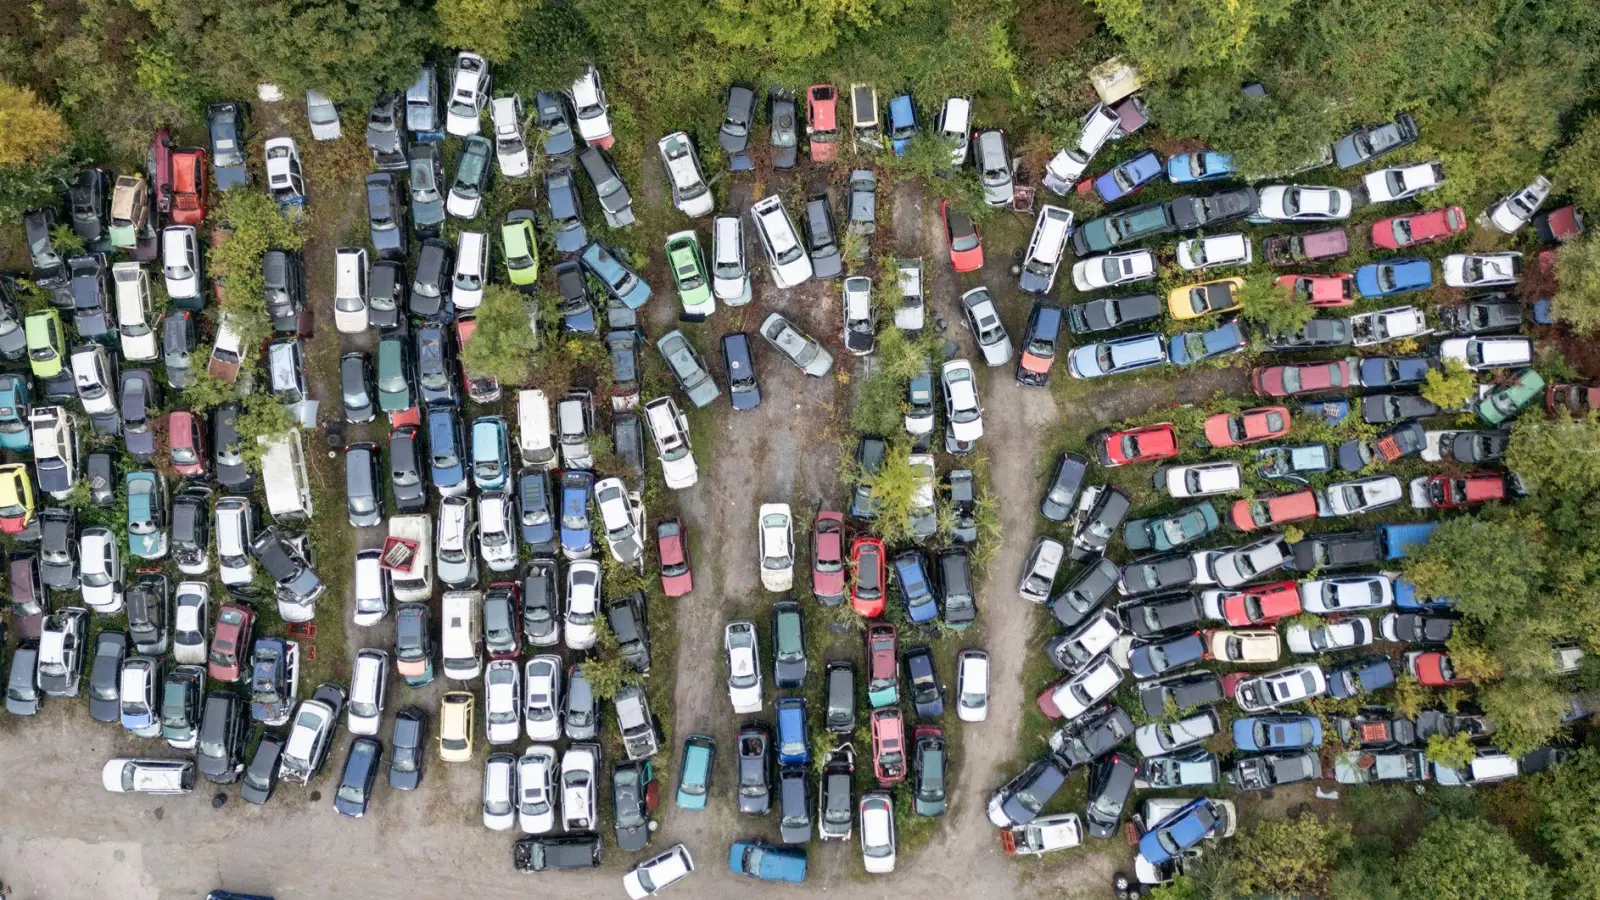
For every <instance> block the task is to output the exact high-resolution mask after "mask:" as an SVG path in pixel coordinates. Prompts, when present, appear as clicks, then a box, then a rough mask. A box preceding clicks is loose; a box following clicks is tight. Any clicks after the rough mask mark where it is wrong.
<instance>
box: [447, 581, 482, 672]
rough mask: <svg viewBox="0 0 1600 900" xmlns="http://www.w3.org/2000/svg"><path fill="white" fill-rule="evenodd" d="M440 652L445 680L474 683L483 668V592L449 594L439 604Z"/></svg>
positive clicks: (449, 592) (451, 592) (453, 592)
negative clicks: (480, 613) (480, 620)
mask: <svg viewBox="0 0 1600 900" xmlns="http://www.w3.org/2000/svg"><path fill="white" fill-rule="evenodd" d="M439 606H440V616H439V633H440V634H439V652H440V654H441V655H442V656H443V657H444V677H446V678H453V679H455V680H457V681H471V680H472V679H474V678H477V677H478V672H479V671H480V670H481V669H482V668H483V628H482V626H481V625H480V624H479V622H478V616H479V610H480V609H482V608H483V592H482V591H446V592H445V595H444V597H443V598H442V599H441V600H440V601H439Z"/></svg>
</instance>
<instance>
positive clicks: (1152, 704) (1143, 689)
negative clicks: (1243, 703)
mask: <svg viewBox="0 0 1600 900" xmlns="http://www.w3.org/2000/svg"><path fill="white" fill-rule="evenodd" d="M1222 698H1223V693H1222V679H1221V678H1218V677H1217V674H1216V673H1215V672H1186V673H1184V674H1182V675H1170V676H1168V677H1166V678H1161V679H1157V680H1155V681H1147V682H1145V683H1143V684H1141V685H1140V686H1139V705H1140V706H1142V707H1143V708H1144V714H1145V715H1146V716H1149V717H1150V718H1152V719H1159V718H1162V717H1163V716H1165V715H1166V714H1167V704H1168V703H1169V702H1170V703H1172V704H1173V705H1174V706H1176V707H1177V708H1178V710H1179V711H1182V710H1186V709H1193V708H1195V707H1197V706H1210V705H1212V704H1214V703H1218V702H1220V701H1221V700H1222Z"/></svg>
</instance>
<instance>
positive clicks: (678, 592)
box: [656, 518, 694, 597]
mask: <svg viewBox="0 0 1600 900" xmlns="http://www.w3.org/2000/svg"><path fill="white" fill-rule="evenodd" d="M656 550H657V551H658V552H659V553H660V555H661V592H662V593H664V594H666V595H667V596H668V597H682V596H683V595H684V594H687V593H689V592H690V591H692V590H694V573H693V572H690V571H689V542H688V535H687V534H686V533H685V532H684V530H683V521H682V520H681V519H676V518H673V519H662V520H661V522H660V523H659V524H657V525H656Z"/></svg>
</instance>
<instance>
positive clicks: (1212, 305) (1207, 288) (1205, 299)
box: [1167, 278, 1244, 319]
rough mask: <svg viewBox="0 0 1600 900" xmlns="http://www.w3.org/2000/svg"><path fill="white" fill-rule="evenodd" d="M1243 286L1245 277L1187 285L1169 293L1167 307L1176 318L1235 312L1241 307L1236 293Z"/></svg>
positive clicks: (1194, 317) (1193, 317) (1196, 317)
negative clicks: (1235, 296)
mask: <svg viewBox="0 0 1600 900" xmlns="http://www.w3.org/2000/svg"><path fill="white" fill-rule="evenodd" d="M1242 287H1244V279H1243V278H1222V279H1218V280H1217V281H1203V282H1201V283H1200V284H1191V285H1187V286H1184V287H1181V288H1178V289H1177V290H1175V291H1173V292H1172V293H1170V294H1168V295H1167V309H1168V310H1169V311H1170V312H1171V313H1172V317H1173V318H1174V319H1198V318H1199V317H1201V316H1208V315H1210V314H1212V313H1219V312H1233V311H1234V310H1236V309H1239V308H1240V304H1239V301H1238V300H1236V299H1234V294H1235V292H1236V291H1238V290H1239V289H1240V288H1242Z"/></svg>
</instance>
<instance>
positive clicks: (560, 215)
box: [544, 166, 589, 253]
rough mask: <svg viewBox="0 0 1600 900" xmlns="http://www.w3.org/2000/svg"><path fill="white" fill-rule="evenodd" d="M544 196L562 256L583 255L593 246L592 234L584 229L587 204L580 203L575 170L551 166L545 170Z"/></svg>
mask: <svg viewBox="0 0 1600 900" xmlns="http://www.w3.org/2000/svg"><path fill="white" fill-rule="evenodd" d="M544 196H545V202H546V203H547V205H548V207H549V211H550V223H551V230H552V231H554V232H555V243H556V249H557V250H558V251H560V252H562V253H577V252H579V251H581V250H582V249H583V248H584V246H585V245H586V244H588V243H589V234H588V232H586V231H584V228H583V201H582V200H581V199H579V196H578V184H577V182H576V181H574V180H573V178H572V167H571V166H551V167H550V168H549V169H546V170H545V173H544Z"/></svg>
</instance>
